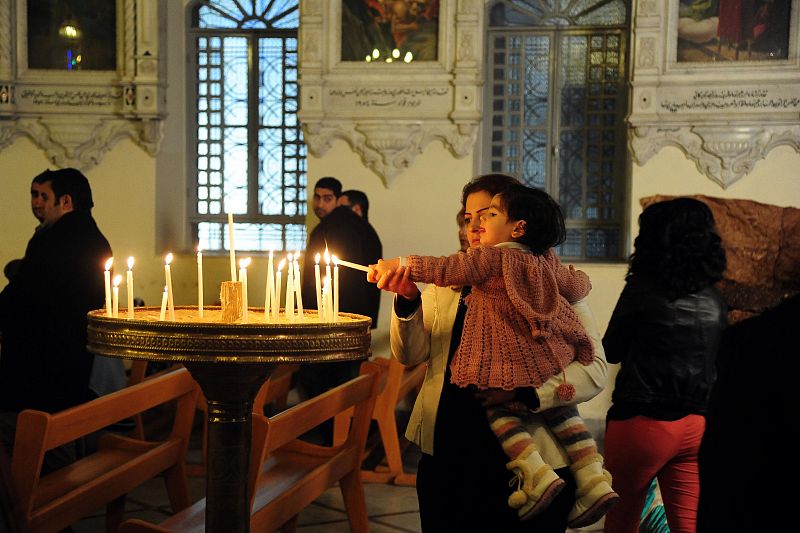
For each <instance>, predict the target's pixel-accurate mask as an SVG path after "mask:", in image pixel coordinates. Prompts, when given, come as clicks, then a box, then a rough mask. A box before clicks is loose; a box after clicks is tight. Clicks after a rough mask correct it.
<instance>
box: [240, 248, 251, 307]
mask: <svg viewBox="0 0 800 533" xmlns="http://www.w3.org/2000/svg"><path fill="white" fill-rule="evenodd" d="M249 265H250V258H249V257H248V258H247V259H240V260H239V281H241V282H242V320H243V321H244V322H247V307H248V303H247V267H248V266H249Z"/></svg>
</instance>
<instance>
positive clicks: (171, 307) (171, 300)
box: [164, 253, 175, 321]
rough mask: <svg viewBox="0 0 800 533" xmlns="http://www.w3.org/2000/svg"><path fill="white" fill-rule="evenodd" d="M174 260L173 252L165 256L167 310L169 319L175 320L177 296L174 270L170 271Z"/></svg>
mask: <svg viewBox="0 0 800 533" xmlns="http://www.w3.org/2000/svg"><path fill="white" fill-rule="evenodd" d="M171 262H172V253H168V254H167V257H166V258H164V277H165V278H166V281H167V312H168V313H169V319H170V320H173V321H174V320H175V297H174V295H173V294H172V272H171V271H170V268H169V264H170V263H171Z"/></svg>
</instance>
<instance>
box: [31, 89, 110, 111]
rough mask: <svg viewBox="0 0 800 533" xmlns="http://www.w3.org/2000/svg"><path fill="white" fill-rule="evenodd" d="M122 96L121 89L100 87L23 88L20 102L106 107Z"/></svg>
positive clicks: (43, 104) (58, 105)
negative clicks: (101, 88) (103, 88)
mask: <svg viewBox="0 0 800 533" xmlns="http://www.w3.org/2000/svg"><path fill="white" fill-rule="evenodd" d="M121 97H122V91H121V90H100V89H55V88H45V89H23V90H21V91H20V93H19V98H20V100H21V101H20V103H21V104H23V105H24V104H28V105H35V106H53V107H62V108H76V107H89V108H105V107H110V106H113V105H115V103H116V102H117V101H118V100H120V98H121Z"/></svg>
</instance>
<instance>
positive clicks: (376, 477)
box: [333, 357, 428, 486]
mask: <svg viewBox="0 0 800 533" xmlns="http://www.w3.org/2000/svg"><path fill="white" fill-rule="evenodd" d="M373 362H374V363H376V364H378V365H379V367H380V368H381V380H382V382H383V388H382V389H381V391H380V392H379V393H378V398H377V399H376V400H375V411H374V412H373V413H372V418H373V419H374V420H375V421H376V422H377V424H378V432H379V434H380V439H381V444H382V445H383V450H384V453H385V454H386V464H387V465H388V468H387V466H386V465H378V466H377V467H376V468H375V470H362V471H361V479H363V480H364V481H367V482H370V483H394V484H395V485H412V486H413V485H416V483H417V475H416V474H413V473H409V472H406V471H405V469H404V468H403V450H404V449H405V445H407V444H408V441H405V439H403V441H404V442H403V443H402V444H401V441H400V435H399V434H398V432H397V417H396V415H395V411H396V409H397V404H398V403H399V402H400V401H402V400H403V399H404V398H406V397H408V396H409V395H410V394H411V392H412V391H413V392H414V394H415V395H416V394H417V393H418V392H419V388H420V386H421V385H422V380H423V379H424V378H425V372H426V371H427V368H428V367H427V365H426V364H419V365H416V366H404V365H402V364H401V363H400V362H399V361H398V360H397V359H395V358H393V357H392V358H383V357H376V358H375V359H373ZM350 416H352V411H351V412H347V413H341V414H340V415H337V417H336V423H335V425H334V430H333V435H334V437H333V438H334V442H341V441H342V440H344V438H345V437H346V435H347V427H348V424H349V418H350Z"/></svg>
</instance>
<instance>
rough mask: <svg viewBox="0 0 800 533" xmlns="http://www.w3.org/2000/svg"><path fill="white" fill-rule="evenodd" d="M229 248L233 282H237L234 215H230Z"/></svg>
mask: <svg viewBox="0 0 800 533" xmlns="http://www.w3.org/2000/svg"><path fill="white" fill-rule="evenodd" d="M228 248H229V249H230V253H231V281H236V248H235V247H234V244H233V214H232V213H228Z"/></svg>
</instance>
